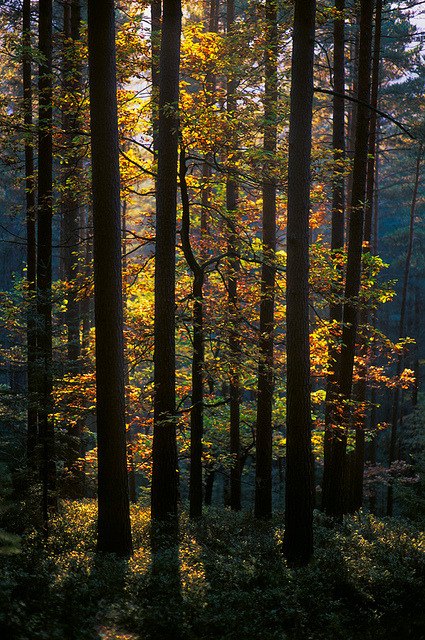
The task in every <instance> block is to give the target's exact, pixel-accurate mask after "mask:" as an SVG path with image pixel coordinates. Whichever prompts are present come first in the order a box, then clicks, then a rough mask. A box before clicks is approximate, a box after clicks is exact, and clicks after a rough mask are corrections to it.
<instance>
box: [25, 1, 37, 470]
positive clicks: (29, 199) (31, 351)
mask: <svg viewBox="0 0 425 640" xmlns="http://www.w3.org/2000/svg"><path fill="white" fill-rule="evenodd" d="M22 47H23V59H22V63H23V64H22V73H23V94H24V95H23V107H24V125H25V149H24V151H25V205H26V217H27V283H28V311H27V362H28V413H27V419H28V432H27V434H28V436H27V461H28V466H29V468H30V469H34V468H35V452H36V446H37V440H38V438H37V375H36V362H37V325H36V305H35V300H36V296H35V294H36V244H35V243H36V239H35V228H36V224H35V215H36V203H35V184H34V145H33V131H32V126H33V119H32V86H31V1H30V0H24V1H23V4H22Z"/></svg>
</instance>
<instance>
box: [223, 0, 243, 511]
mask: <svg viewBox="0 0 425 640" xmlns="http://www.w3.org/2000/svg"><path fill="white" fill-rule="evenodd" d="M226 24H227V35H228V36H230V35H231V34H232V32H233V29H234V24H235V2H234V0H228V2H227V17H226ZM226 99H227V113H228V117H229V119H230V120H232V119H233V118H234V115H235V112H236V80H235V78H234V77H228V78H227V98H226ZM233 143H235V140H234V139H233ZM237 201H238V185H237V182H236V179H235V177H234V176H231V175H229V176H228V178H227V181H226V212H227V216H228V229H229V234H228V239H227V250H228V253H229V260H228V265H229V271H228V280H227V287H228V309H229V319H230V320H229V351H230V361H231V362H230V371H231V374H230V380H229V397H230V400H229V410H230V455H231V456H232V467H231V469H230V507H231V508H232V509H234V510H235V511H238V510H239V509H240V508H241V465H240V382H239V378H240V371H239V370H240V358H241V352H240V342H239V327H238V322H239V310H238V292H237V288H238V272H239V255H238V241H237V235H236V232H235V223H236V212H237Z"/></svg>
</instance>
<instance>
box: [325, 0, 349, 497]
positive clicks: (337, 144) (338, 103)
mask: <svg viewBox="0 0 425 640" xmlns="http://www.w3.org/2000/svg"><path fill="white" fill-rule="evenodd" d="M335 9H336V11H337V12H338V13H337V16H336V18H335V21H334V90H335V93H336V94H339V95H334V97H333V122H332V147H333V160H334V169H333V182H332V234H331V250H332V256H333V259H334V260H335V264H336V267H337V269H336V274H337V281H336V283H335V284H334V285H333V293H334V294H335V295H336V296H338V297H339V298H341V296H342V290H343V273H342V266H341V258H342V252H343V250H344V210H345V188H344V161H345V123H344V120H345V100H344V98H343V97H342V96H343V94H344V92H345V66H344V45H345V19H344V14H343V12H344V9H345V0H336V1H335ZM329 321H330V322H331V323H333V324H334V325H335V328H334V329H333V330H335V329H336V328H337V329H338V330H339V329H340V328H341V321H342V302H340V301H338V302H333V303H332V304H330V305H329ZM329 359H330V361H331V370H330V373H329V374H328V378H327V381H326V409H325V436H324V466H323V493H322V507H323V509H324V510H326V509H327V503H328V500H329V495H330V491H331V487H330V485H329V479H330V478H329V460H330V456H331V450H332V444H333V436H334V429H333V425H334V422H335V420H336V412H337V411H338V370H339V352H338V349H337V348H336V347H332V346H330V347H329Z"/></svg>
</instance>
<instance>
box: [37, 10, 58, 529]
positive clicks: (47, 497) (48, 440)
mask: <svg viewBox="0 0 425 640" xmlns="http://www.w3.org/2000/svg"><path fill="white" fill-rule="evenodd" d="M39 50H40V54H41V60H40V63H39V81H38V90H39V126H38V217H37V238H38V254H37V316H38V327H39V332H38V336H37V348H38V360H39V363H40V372H39V376H38V378H39V397H40V405H39V414H38V415H39V437H40V443H41V445H42V484H43V522H44V530H45V534H46V535H47V534H48V519H49V514H48V511H49V507H50V508H53V509H55V508H56V495H55V490H56V464H55V459H54V430H53V419H52V390H53V372H52V364H53V362H52V361H53V355H52V216H53V202H52V201H53V177H52V2H51V0H40V2H39Z"/></svg>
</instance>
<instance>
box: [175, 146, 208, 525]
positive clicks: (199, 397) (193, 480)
mask: <svg viewBox="0 0 425 640" xmlns="http://www.w3.org/2000/svg"><path fill="white" fill-rule="evenodd" d="M180 189H181V199H182V210H183V211H182V228H181V239H182V248H183V253H184V257H185V258H186V262H187V264H188V266H189V268H190V270H191V271H192V273H193V283H192V296H193V353H192V406H191V409H190V481H189V501H190V517H191V518H200V517H201V516H202V436H203V432H204V330H203V323H204V318H203V284H204V275H205V270H204V267H203V266H202V265H200V264H199V263H198V262H197V260H196V258H195V256H194V254H193V251H192V246H191V243H190V209H189V197H188V191H187V185H186V158H185V150H184V147H182V149H181V154H180Z"/></svg>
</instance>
